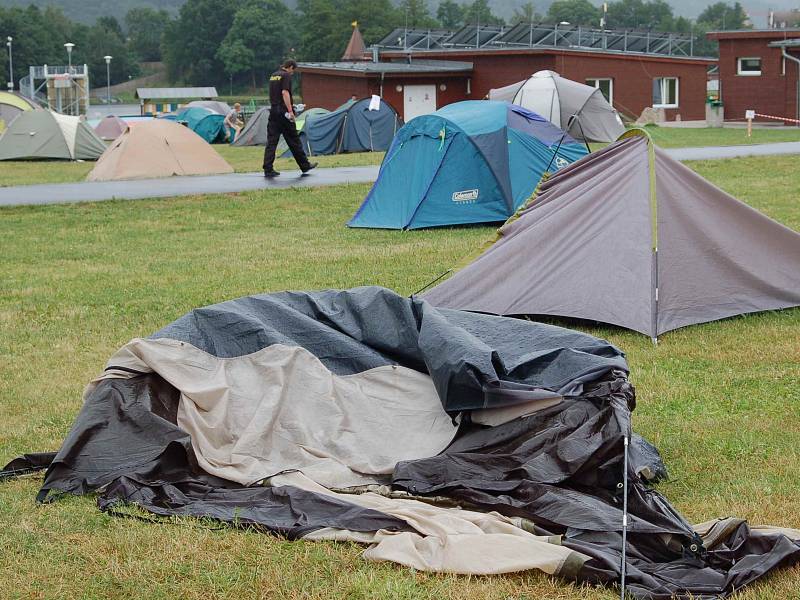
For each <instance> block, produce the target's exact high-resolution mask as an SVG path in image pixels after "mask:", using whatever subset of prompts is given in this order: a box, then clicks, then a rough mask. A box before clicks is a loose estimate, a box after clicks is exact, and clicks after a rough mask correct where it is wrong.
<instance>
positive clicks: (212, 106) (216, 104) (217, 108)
mask: <svg viewBox="0 0 800 600" xmlns="http://www.w3.org/2000/svg"><path fill="white" fill-rule="evenodd" d="M186 106H187V107H189V108H193V107H196V106H199V107H200V108H206V109H208V110H210V111H211V112H213V113H216V114H218V115H222V116H223V117H226V116H228V113H230V112H231V111H232V110H233V109H232V108H231V107H230V105H229V104H228V103H227V102H223V101H222V100H192V101H191V102H189V104H187V105H186Z"/></svg>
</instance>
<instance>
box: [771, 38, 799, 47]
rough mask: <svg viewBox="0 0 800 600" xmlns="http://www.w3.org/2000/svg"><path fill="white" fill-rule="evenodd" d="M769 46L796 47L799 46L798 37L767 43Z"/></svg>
mask: <svg viewBox="0 0 800 600" xmlns="http://www.w3.org/2000/svg"><path fill="white" fill-rule="evenodd" d="M767 45H768V46H770V47H771V48H796V47H797V46H800V38H793V39H790V40H780V41H778V42H770V43H769V44H767Z"/></svg>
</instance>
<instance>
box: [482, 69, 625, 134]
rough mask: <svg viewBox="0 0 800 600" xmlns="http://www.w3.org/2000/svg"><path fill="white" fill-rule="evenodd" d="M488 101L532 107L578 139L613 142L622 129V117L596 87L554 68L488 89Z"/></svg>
mask: <svg viewBox="0 0 800 600" xmlns="http://www.w3.org/2000/svg"><path fill="white" fill-rule="evenodd" d="M489 100H501V101H503V100H504V101H506V102H512V103H514V104H518V105H519V106H522V107H525V108H527V109H529V110H532V111H534V112H536V113H538V114H540V115H542V116H543V117H544V118H545V119H548V120H549V121H550V122H551V123H553V124H554V125H556V126H558V127H561V128H562V129H564V130H565V131H566V132H567V133H569V134H570V135H571V136H572V137H573V138H575V139H576V140H579V141H589V142H613V141H615V140H616V139H617V138H618V137H619V136H620V135H622V133H623V132H624V131H625V126H624V125H623V124H622V119H620V118H619V115H618V114H617V111H616V110H614V108H613V107H612V106H611V105H610V104H609V103H608V102H607V101H606V99H605V97H604V96H603V93H602V92H601V91H600V90H599V89H597V88H594V87H592V86H590V85H584V84H582V83H578V82H577V81H572V80H571V79H566V78H564V77H561V76H560V75H559V74H558V73H556V72H555V71H537V72H536V73H534V74H533V75H531V76H530V77H529V78H528V79H526V80H525V81H518V82H517V83H512V84H511V85H507V86H505V87H502V88H497V89H493V90H490V91H489Z"/></svg>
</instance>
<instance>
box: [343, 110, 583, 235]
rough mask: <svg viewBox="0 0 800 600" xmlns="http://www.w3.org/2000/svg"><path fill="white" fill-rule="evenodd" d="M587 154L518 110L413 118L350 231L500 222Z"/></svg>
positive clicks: (554, 129) (450, 112)
mask: <svg viewBox="0 0 800 600" xmlns="http://www.w3.org/2000/svg"><path fill="white" fill-rule="evenodd" d="M587 153H588V150H587V149H586V147H585V146H583V145H581V144H579V143H578V142H576V141H575V140H574V139H572V138H571V137H570V136H569V135H568V134H566V133H565V132H563V131H562V130H561V129H559V128H558V127H556V126H555V125H553V124H552V123H551V122H550V121H548V120H547V119H545V118H543V117H540V116H539V115H537V114H536V113H534V112H531V111H529V110H527V109H525V108H522V107H520V106H516V105H514V104H509V103H508V102H491V101H482V100H470V101H466V102H457V103H455V104H450V105H448V106H445V107H444V108H442V109H440V110H437V111H436V112H434V113H432V114H429V115H424V116H421V117H417V118H415V119H413V120H411V121H409V122H408V124H406V126H405V127H403V128H402V129H401V130H400V131H399V132H397V135H396V136H395V139H394V142H393V143H392V147H391V148H390V149H389V151H388V152H387V153H386V157H385V158H384V159H383V164H382V165H381V169H380V173H379V174H378V180H377V181H376V182H375V184H374V185H373V186H372V189H371V190H370V192H369V194H368V195H367V197H366V199H365V200H364V202H363V204H362V205H361V208H359V209H358V212H357V213H356V214H355V216H353V218H352V219H351V220H350V222H349V223H348V225H349V226H350V227H377V228H384V229H418V228H420V227H435V226H439V225H458V224H464V223H488V222H494V221H505V220H506V219H507V218H508V217H510V216H511V215H513V214H514V212H515V211H516V210H517V209H518V208H519V207H520V206H521V205H522V203H523V202H525V200H527V199H528V197H529V196H530V195H531V193H533V191H534V189H535V188H536V185H537V184H538V183H539V180H540V179H541V177H542V175H543V173H544V172H545V171H547V170H549V171H550V172H554V171H557V170H558V169H560V168H562V167H565V166H566V165H568V164H570V163H572V162H574V161H576V160H578V159H579V158H581V157H582V156H584V155H585V154H587Z"/></svg>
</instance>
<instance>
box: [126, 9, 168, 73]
mask: <svg viewBox="0 0 800 600" xmlns="http://www.w3.org/2000/svg"><path fill="white" fill-rule="evenodd" d="M170 20H171V17H170V15H169V13H168V12H167V11H165V10H153V9H152V8H146V7H143V8H133V9H131V10H129V11H128V14H126V15H125V27H126V29H127V30H128V46H129V48H130V49H131V51H132V52H133V53H135V54H136V56H138V57H139V60H142V61H145V62H152V61H159V60H161V39H162V38H163V36H164V30H165V29H166V28H167V25H168V24H169V22H170Z"/></svg>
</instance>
